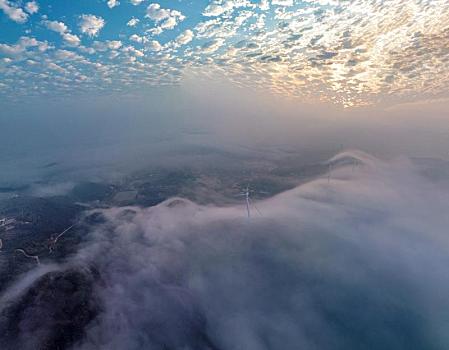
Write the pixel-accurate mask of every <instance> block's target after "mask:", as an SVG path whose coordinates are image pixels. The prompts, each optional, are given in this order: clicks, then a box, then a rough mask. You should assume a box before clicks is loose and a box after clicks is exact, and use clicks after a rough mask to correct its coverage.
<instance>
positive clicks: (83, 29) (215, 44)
mask: <svg viewBox="0 0 449 350" xmlns="http://www.w3.org/2000/svg"><path fill="white" fill-rule="evenodd" d="M118 4H119V2H118V1H108V2H107V5H106V3H104V6H103V11H105V12H101V16H100V14H98V13H96V14H84V13H79V14H76V13H75V14H67V15H73V16H75V17H76V18H79V19H80V20H79V23H78V26H79V33H78V34H77V33H75V32H74V31H75V28H74V26H73V25H70V24H67V23H63V22H62V21H63V20H64V21H65V19H62V18H49V19H47V15H45V14H44V17H43V18H44V23H47V24H48V23H53V22H54V23H61V25H64V26H65V29H64V31H62V32H60V33H61V35H62V36H63V39H64V40H63V43H62V44H60V43H57V42H55V43H53V42H50V43H49V44H50V47H51V48H52V49H51V50H48V51H45V52H36V51H34V50H25V51H23V52H22V53H21V55H11V54H10V51H9V50H1V51H0V54H1V55H2V56H3V58H1V57H0V77H1V78H2V79H1V80H2V84H1V85H0V92H1V93H2V94H3V95H4V96H9V97H11V98H12V97H14V96H17V95H48V94H50V95H52V94H54V93H55V91H56V92H59V93H61V94H67V93H68V92H72V91H77V92H80V93H81V92H84V93H86V92H89V91H96V92H97V93H104V92H111V91H126V92H129V91H130V90H133V91H134V92H135V91H138V90H139V89H140V87H142V86H145V87H148V86H161V85H173V84H179V83H181V82H182V76H183V75H184V74H186V72H189V73H191V72H192V71H198V72H201V73H203V74H204V73H205V72H206V73H212V72H214V73H219V74H221V76H222V78H224V79H230V80H232V81H235V82H236V83H237V84H238V85H239V86H245V87H250V88H252V89H256V90H257V89H262V90H265V91H271V92H272V93H275V94H281V95H287V96H291V97H295V98H297V99H300V100H303V101H325V102H333V103H336V104H339V105H344V106H354V105H355V106H360V105H367V104H376V103H380V102H383V103H397V102H404V101H405V102H406V101H415V100H416V99H428V98H441V97H447V91H448V81H449V77H448V73H447V71H448V70H447V69H446V68H447V62H448V59H449V53H448V51H447V46H448V43H449V36H448V30H447V27H446V26H445V24H446V23H448V22H449V6H448V5H447V2H446V1H445V0H435V1H420V0H413V1H409V0H392V1H383V0H382V1H374V2H373V1H368V0H357V1H343V0H335V1H314V0H304V1H293V0H287V1H284V0H283V1H281V0H276V1H274V0H272V1H268V0H267V1H249V0H217V1H211V2H210V3H209V4H208V5H207V6H206V7H204V8H202V7H200V6H198V5H195V6H193V5H192V6H193V7H191V6H190V5H189V6H187V5H186V4H183V3H180V4H178V5H176V6H174V7H176V8H169V7H167V6H165V5H161V4H159V3H149V4H146V5H145V6H143V5H142V2H141V1H132V2H125V1H123V2H122V4H121V5H120V6H121V7H124V6H128V7H129V9H128V10H129V11H130V12H131V13H132V14H133V15H132V16H128V17H127V18H123V19H122V21H121V22H120V23H117V22H114V19H113V18H112V19H111V20H110V19H109V18H110V13H111V11H116V10H115V9H113V8H115V7H116V6H118ZM133 5H135V6H133ZM38 8H39V5H38V4H37V3H36V2H29V3H27V4H26V6H25V7H24V9H22V8H20V7H17V6H15V5H12V3H11V2H9V1H6V0H2V1H0V9H2V10H3V11H4V12H5V14H6V15H7V16H9V18H10V19H12V20H13V21H15V22H18V23H22V25H23V26H24V30H23V34H22V36H27V37H30V39H36V40H41V41H45V40H47V38H46V35H44V38H42V37H40V36H42V34H39V35H38V34H35V33H34V32H33V30H32V29H30V28H27V26H28V25H29V23H28V22H30V21H28V19H29V18H31V14H33V13H35V12H37V11H38ZM110 8H112V10H111V9H110ZM45 10H46V9H45V8H40V9H39V12H45ZM128 10H127V11H128ZM27 11H28V13H27ZM75 25H76V24H75ZM103 27H108V33H109V34H108V35H105V36H102V33H101V32H102V28H103ZM47 28H48V29H50V30H54V29H52V28H51V27H50V26H48V25H47ZM72 31H73V32H72ZM114 33H115V34H114ZM124 33H126V34H125V35H124ZM81 34H85V36H84V37H83V38H80V35H81ZM93 37H98V38H99V40H100V41H108V40H109V41H121V42H122V44H123V45H122V48H121V49H119V50H118V49H111V50H110V51H108V52H104V53H102V52H98V51H97V50H96V49H95V45H94V42H92V38H93ZM136 37H139V38H140V40H138V41H136V40H133V39H132V38H136ZM126 38H128V39H126ZM17 40H21V39H20V38H9V40H8V41H7V42H4V43H3V44H2V45H3V46H5V45H8V46H12V45H14V44H13V43H14V41H16V42H17ZM60 46H69V48H70V47H72V48H70V49H71V50H74V51H76V54H77V55H80V56H81V57H82V59H81V60H78V61H73V60H67V59H60V58H58V57H57V56H56V55H55V53H56V51H57V49H63V48H64V47H60ZM53 47H54V49H53ZM74 47H75V49H73V48H74ZM155 48H157V49H155ZM30 60H32V61H33V62H35V63H36V64H29V63H28V62H29V61H30ZM40 62H42V63H40ZM48 62H51V63H53V64H56V65H58V66H61V67H62V68H63V70H61V71H59V72H58V71H51V72H48V69H46V68H47V66H48ZM81 77H82V78H81ZM30 86H32V88H30ZM133 88H134V89H133Z"/></svg>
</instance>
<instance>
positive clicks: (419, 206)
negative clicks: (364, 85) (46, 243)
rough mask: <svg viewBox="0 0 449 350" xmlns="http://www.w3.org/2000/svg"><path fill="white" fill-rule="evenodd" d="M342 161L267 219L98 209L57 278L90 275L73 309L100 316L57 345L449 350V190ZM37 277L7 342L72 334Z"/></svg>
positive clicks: (213, 210) (233, 213)
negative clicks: (59, 332) (36, 289)
mask: <svg viewBox="0 0 449 350" xmlns="http://www.w3.org/2000/svg"><path fill="white" fill-rule="evenodd" d="M330 163H331V164H332V171H331V174H330V177H329V178H328V177H322V178H318V179H315V180H313V181H311V182H308V183H306V184H304V185H301V186H299V187H296V188H294V189H292V190H290V191H287V192H284V193H281V194H279V195H277V196H275V197H272V198H270V199H267V200H264V201H260V202H257V203H256V205H257V209H258V211H259V212H260V213H258V211H257V210H256V208H252V217H251V218H247V217H246V208H245V206H243V205H241V206H239V205H237V206H235V205H234V206H228V207H216V206H200V205H197V204H195V203H192V202H190V201H187V200H184V199H180V198H174V199H171V200H168V201H166V202H164V203H162V204H160V205H158V206H155V207H150V208H137V207H116V208H110V209H101V210H94V211H90V212H86V214H85V219H84V221H83V224H84V225H85V226H86V227H87V228H88V229H89V231H90V234H89V237H90V239H89V242H88V243H86V244H85V246H84V247H83V248H82V249H81V250H80V251H79V252H78V253H77V254H76V256H74V257H72V258H70V259H69V261H68V262H67V263H66V264H65V265H61V266H59V267H58V268H57V269H56V271H70V274H73V273H74V272H73V270H75V271H78V273H81V277H80V276H76V278H75V277H71V279H70V281H71V282H70V283H69V285H74V284H75V285H76V283H75V282H74V281H79V280H82V281H83V283H87V284H88V286H93V287H92V288H89V289H88V292H85V293H84V294H83V295H81V296H80V294H79V292H73V291H72V292H70V293H72V294H70V293H69V294H68V295H67V305H70V304H71V303H72V301H73V302H74V303H76V305H78V304H79V305H84V306H83V307H85V308H86V309H88V310H89V313H87V312H86V313H83V314H82V315H81V316H79V317H80V319H81V321H80V324H81V325H82V326H83V332H82V335H81V336H80V337H78V338H76V339H69V340H67V339H66V342H64V341H61V340H58V341H60V342H59V343H58V342H56V343H57V344H63V345H64V346H68V345H71V346H72V348H73V349H77V350H91V349H108V350H109V349H136V350H137V349H142V348H145V349H161V350H162V349H192V350H193V349H195V350H201V349H204V350H206V349H209V350H210V349H222V350H226V349H242V350H253V349H254V350H261V349H270V350H272V349H282V350H286V349H298V348H305V349H426V350H429V349H447V348H448V347H449V337H448V336H447V327H448V325H449V324H448V322H449V306H448V305H449V270H448V268H447V266H449V239H448V232H447V227H448V226H449V217H448V216H447V215H446V213H447V208H448V206H449V191H448V189H447V187H442V186H440V184H438V183H435V182H431V181H430V180H428V179H427V178H425V177H423V176H422V175H421V171H420V169H419V168H417V167H416V166H415V165H413V164H412V163H411V162H410V161H409V160H407V159H405V158H404V159H397V160H395V161H388V162H386V161H380V160H378V159H376V158H374V157H372V156H369V155H367V154H364V153H361V152H345V153H342V154H340V155H338V156H336V157H334V158H333V159H331V161H330ZM45 268H47V269H48V267H47V266H45V265H44V266H42V267H40V268H39V269H41V270H42V269H45ZM52 269H55V267H52ZM31 274H32V275H31ZM31 274H29V275H27V276H25V277H23V279H25V280H26V283H24V282H21V281H19V282H18V284H17V285H15V286H13V287H11V288H13V290H14V293H13V295H17V297H16V298H17V299H20V300H22V301H23V295H25V296H26V295H28V299H26V298H25V300H28V303H24V304H23V303H22V306H21V309H20V310H18V311H15V313H14V312H12V311H11V303H12V304H14V301H13V300H11V298H9V299H8V302H7V303H6V302H5V303H4V306H3V307H2V311H1V315H3V316H2V317H3V318H2V319H0V327H6V328H7V327H8V326H7V324H8V320H7V319H6V320H5V315H14V320H13V321H14V322H15V323H16V324H17V326H15V328H14V329H15V332H16V333H14V332H12V333H10V334H6V333H5V334H4V335H3V336H0V338H3V339H2V344H6V348H8V349H9V348H11V349H13V348H14V349H17V348H20V349H36V348H39V346H40V347H43V344H55V339H54V338H55V335H54V330H55V329H54V328H57V327H61V328H64V327H65V325H64V324H60V323H58V322H49V321H48V318H50V319H51V320H54V319H55V318H56V319H60V318H61V313H62V314H64V303H62V304H61V303H60V302H59V303H56V302H54V299H52V298H50V297H48V299H45V298H39V293H38V292H35V294H33V295H35V296H36V295H37V297H34V298H33V297H31V296H30V293H29V288H30V287H29V286H30V283H31V282H30V280H33V279H34V280H36V281H37V282H36V283H41V284H42V283H43V282H42V280H41V279H39V276H41V275H42V273H41V274H38V273H36V272H35V271H34V272H32V273H31ZM83 276H84V277H83ZM40 278H42V277H40ZM52 278H54V279H56V280H57V276H56V277H52ZM39 281H40V282H39ZM89 281H90V282H89ZM88 282H89V283H88ZM31 284H32V283H31ZM44 285H45V284H44ZM63 285H64V286H65V288H66V289H68V290H69V291H71V289H70V288H75V287H70V288H69V287H67V283H65V284H63ZM83 290H84V291H85V289H83ZM10 291H11V289H10ZM10 291H9V292H8V291H7V292H6V295H8V296H10V295H11V292H10ZM19 291H20V292H19ZM75 291H76V288H75ZM36 293H37V294H36ZM86 293H87V296H86ZM47 294H48V293H47ZM80 298H81V299H82V300H90V301H91V300H97V302H96V304H95V305H96V306H92V305H91V306H89V305H86V304H83V303H79V299H80ZM83 298H85V299H83ZM2 300H3V301H5V300H6V299H5V298H4V297H3V299H2ZM56 306H57V307H60V308H61V309H58V310H55V309H54V308H55V307H56ZM8 308H9V309H8ZM6 309H8V310H9V314H8V313H7V312H6V311H5V310H6ZM13 309H14V307H13ZM42 310H47V311H46V312H45V315H44V316H42ZM69 310H70V308H69ZM49 315H50V316H49ZM77 315H78V314H77ZM10 317H11V316H10ZM45 317H47V318H45ZM58 317H59V318H58ZM41 319H42V320H45V321H46V322H39V320H41ZM62 319H64V320H65V321H67V320H66V319H65V318H64V317H62ZM2 322H3V323H2ZM10 322H12V321H10ZM49 327H54V328H53V330H52V329H49ZM78 331H79V329H78ZM52 332H53V333H52ZM0 334H2V333H1V332H0ZM14 334H16V336H14ZM77 334H79V332H78V333H77ZM30 339H32V340H33V341H32V342H30V341H29V340H30ZM30 344H31V345H30Z"/></svg>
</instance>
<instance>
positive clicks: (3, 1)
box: [0, 0, 28, 23]
mask: <svg viewBox="0 0 449 350" xmlns="http://www.w3.org/2000/svg"><path fill="white" fill-rule="evenodd" d="M0 10H2V11H3V12H4V13H5V14H6V15H7V16H8V17H9V18H10V19H11V20H13V21H14V22H17V23H24V22H26V21H27V20H28V15H27V13H26V12H25V11H24V10H23V9H22V8H20V7H18V6H17V5H16V4H15V3H13V2H11V1H8V0H0Z"/></svg>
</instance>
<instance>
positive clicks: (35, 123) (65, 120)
mask: <svg viewBox="0 0 449 350" xmlns="http://www.w3.org/2000/svg"><path fill="white" fill-rule="evenodd" d="M427 110H429V111H431V113H427V112H426V111H427ZM424 115H425V116H426V118H423V116H424ZM0 130H1V138H0V162H1V164H2V166H1V173H0V175H1V176H0V192H2V191H1V190H2V188H4V189H6V190H7V189H8V188H10V189H14V188H20V187H21V186H32V187H33V184H37V185H43V188H42V189H41V188H34V187H33V188H31V189H30V191H31V192H32V194H33V195H37V196H39V195H41V194H42V195H43V196H45V195H46V193H50V194H51V192H52V191H51V190H49V189H48V187H49V186H56V190H55V193H63V192H64V190H67V189H68V188H69V187H70V186H71V185H73V182H76V181H80V180H85V181H98V182H101V181H111V180H117V179H120V178H122V177H124V176H127V175H129V174H130V173H132V172H133V171H136V170H141V169H144V168H146V167H156V166H166V167H182V166H185V165H188V164H190V163H196V164H202V165H204V166H205V167H207V166H210V165H211V164H213V165H215V166H217V165H222V166H223V168H228V167H229V166H231V165H232V164H233V165H234V166H235V165H236V164H238V162H239V157H240V158H242V157H243V158H244V159H246V160H248V159H279V158H283V157H286V156H289V155H290V154H292V153H296V154H302V155H303V159H304V163H305V164H306V163H313V162H317V161H322V160H324V159H326V158H328V157H330V156H332V155H334V154H336V153H337V152H339V151H341V150H342V149H360V150H363V151H366V152H368V153H370V154H374V155H376V156H379V157H382V158H388V157H396V156H398V155H405V156H410V157H435V158H437V157H440V158H443V159H447V149H449V137H448V135H449V125H448V124H447V109H444V108H439V109H437V108H436V107H435V108H434V109H430V107H429V106H427V107H425V108H424V107H423V108H421V109H420V108H419V106H413V108H410V106H402V107H401V106H398V107H396V108H395V109H386V108H383V107H382V106H375V107H374V106H373V107H372V108H364V109H362V108H355V109H347V110H342V109H341V108H340V107H339V106H330V105H324V104H322V105H320V104H314V105H307V104H301V103H299V102H298V101H296V100H289V99H288V98H280V97H273V96H269V95H264V94H262V93H261V92H251V91H247V90H244V89H238V88H236V87H235V86H234V85H232V86H230V85H227V84H225V83H222V84H220V83H216V84H213V83H211V82H210V81H209V82H208V83H207V84H203V83H201V82H195V81H188V82H186V83H185V84H183V86H182V87H171V88H166V89H162V88H161V89H155V90H154V91H151V92H146V94H144V97H142V96H140V97H136V96H134V97H132V96H123V95H118V96H105V97H103V98H95V99H88V98H86V97H79V98H77V99H72V100H71V101H70V102H67V101H45V103H43V102H42V101H41V102H34V103H30V102H29V103H24V104H23V105H20V106H12V107H11V106H9V107H5V108H4V110H3V111H2V113H1V114H0ZM223 155H225V156H227V157H228V159H226V160H225V161H224V162H223V161H222V160H223ZM231 157H232V158H234V159H233V160H231ZM3 192H5V191H3ZM34 192H35V193H34ZM0 195H1V193H0Z"/></svg>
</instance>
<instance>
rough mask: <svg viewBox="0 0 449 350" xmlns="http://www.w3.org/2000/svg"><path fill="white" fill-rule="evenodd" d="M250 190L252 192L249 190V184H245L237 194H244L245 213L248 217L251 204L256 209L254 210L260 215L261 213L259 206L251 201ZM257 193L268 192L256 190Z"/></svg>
mask: <svg viewBox="0 0 449 350" xmlns="http://www.w3.org/2000/svg"><path fill="white" fill-rule="evenodd" d="M251 192H254V191H252V190H250V188H249V185H247V186H246V188H245V189H244V191H243V192H241V193H240V194H239V196H244V197H245V201H246V213H247V214H248V218H250V217H251V204H252V205H253V207H254V208H255V209H256V211H257V212H258V213H259V215H260V216H262V213H261V212H260V210H259V208H257V206H256V205H255V204H254V203H253V202H252V200H251ZM258 193H268V192H258Z"/></svg>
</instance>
